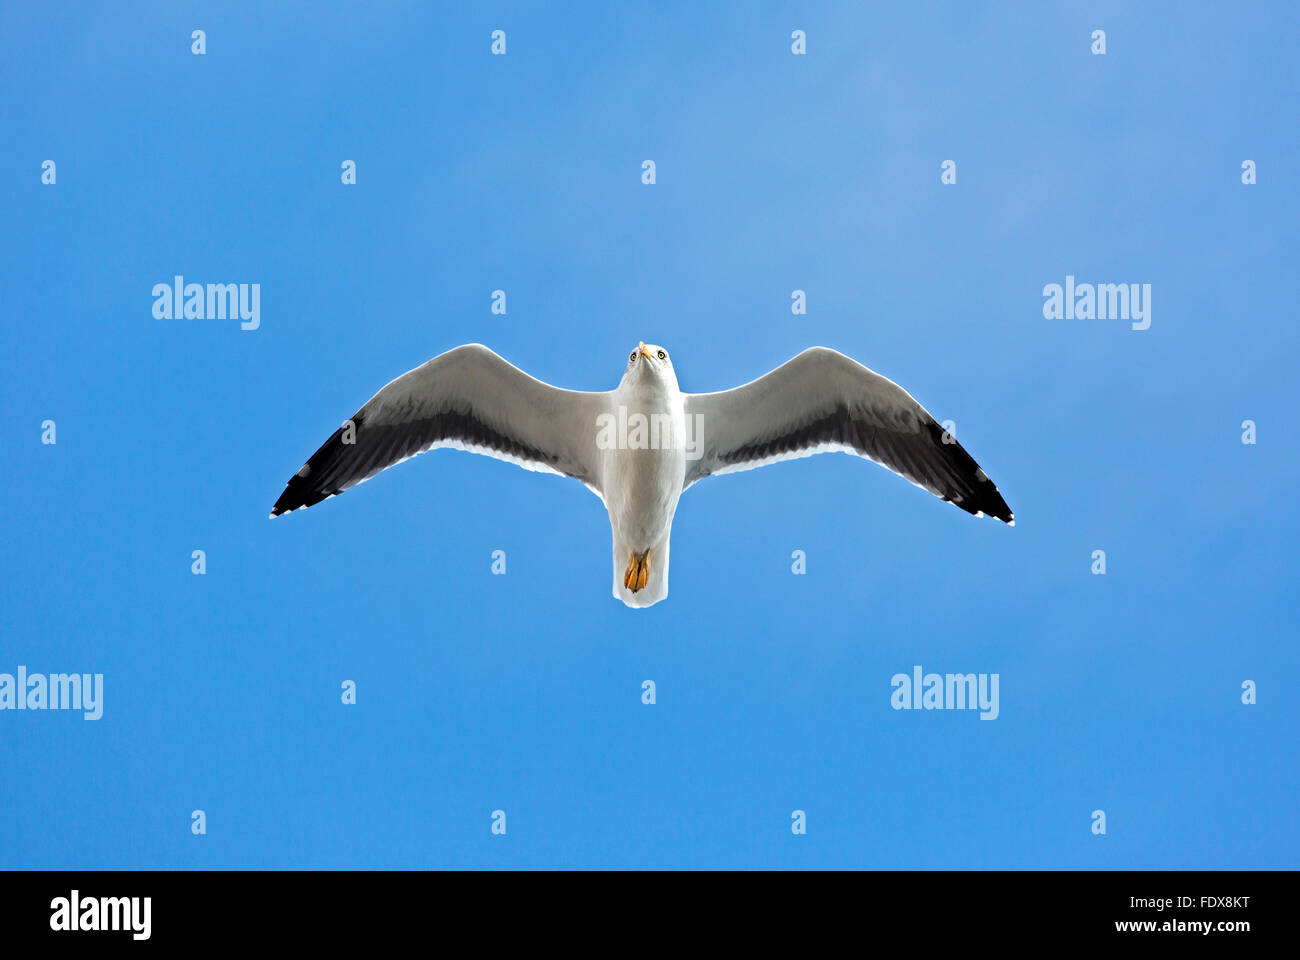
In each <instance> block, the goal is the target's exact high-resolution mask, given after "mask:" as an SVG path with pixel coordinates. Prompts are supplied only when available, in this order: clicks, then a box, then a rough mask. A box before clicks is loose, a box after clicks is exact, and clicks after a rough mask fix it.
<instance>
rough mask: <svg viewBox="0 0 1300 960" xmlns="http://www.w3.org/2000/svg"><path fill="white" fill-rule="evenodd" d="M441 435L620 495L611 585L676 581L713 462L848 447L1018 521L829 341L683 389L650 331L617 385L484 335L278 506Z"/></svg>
mask: <svg viewBox="0 0 1300 960" xmlns="http://www.w3.org/2000/svg"><path fill="white" fill-rule="evenodd" d="M436 447H454V448H456V449H459V450H470V451H472V452H474V453H482V454H486V455H488V456H490V457H496V458H497V459H499V460H507V461H509V462H511V463H517V464H519V466H521V467H524V468H525V469H527V470H535V471H539V472H542V473H555V474H560V475H562V476H566V477H573V478H574V479H576V480H580V481H582V483H584V484H585V485H586V486H587V488H588V489H589V490H591V492H592V493H594V494H596V496H598V497H600V499H601V502H603V503H604V504H605V508H606V510H608V511H609V524H610V527H611V528H612V531H613V535H614V597H615V598H616V599H618V600H622V601H623V602H624V603H625V604H627V605H628V606H629V607H648V606H650V605H651V604H655V603H658V602H659V601H660V600H662V599H663V598H664V597H666V596H667V595H668V540H669V536H670V534H671V532H672V525H673V514H674V513H675V512H676V510H677V500H678V498H679V497H680V496H681V495H682V491H684V490H686V489H687V488H688V487H690V486H691V485H692V484H694V483H696V482H697V481H699V480H702V479H704V478H705V477H708V476H712V475H714V474H722V473H733V472H735V471H738V470H750V469H753V468H754V467H761V466H764V465H765V464H769V463H776V462H777V461H780V460H792V459H795V458H798V457H808V456H811V455H813V454H814V453H823V452H826V451H829V450H838V451H842V452H844V453H852V454H856V455H857V456H860V457H865V458H866V459H868V460H874V461H875V462H876V463H879V464H881V465H882V466H885V467H888V468H889V469H890V470H892V471H894V472H895V473H898V474H901V475H902V476H904V477H906V478H907V479H908V480H910V481H912V483H914V484H916V485H917V486H920V487H923V488H924V489H926V490H929V491H930V492H931V493H933V494H934V495H935V496H937V497H942V498H943V499H944V500H947V501H948V502H950V503H954V504H956V505H957V506H959V507H961V509H963V510H965V511H966V512H967V513H970V514H973V515H975V516H977V517H979V516H984V515H988V516H992V517H996V518H997V519H999V520H1002V521H1004V522H1005V523H1008V524H1012V525H1014V523H1015V521H1014V519H1013V517H1012V514H1011V508H1010V507H1008V506H1007V502H1006V501H1005V500H1003V499H1002V495H1001V494H1000V493H998V488H997V487H996V486H995V485H994V484H993V481H992V480H990V479H989V478H988V476H987V475H986V474H985V473H984V471H983V470H981V469H980V466H979V464H977V463H976V462H975V461H974V460H973V459H971V456H970V454H968V453H967V452H966V451H965V450H964V449H962V446H961V444H959V443H957V441H956V439H955V438H954V437H953V436H951V435H950V434H949V433H947V432H946V431H945V430H944V429H943V427H941V426H940V425H939V424H938V423H937V422H936V421H935V419H934V417H932V416H930V414H929V413H927V412H926V410H925V408H924V407H922V406H921V405H920V404H919V403H917V402H916V401H915V400H913V399H912V397H911V396H910V395H909V394H908V393H907V392H906V391H905V390H903V388H902V387H900V386H898V384H896V383H894V382H893V381H890V380H886V379H885V378H884V377H882V376H880V374H878V373H873V372H872V371H871V370H868V369H867V368H866V367H864V366H862V365H861V364H859V363H857V362H856V361H854V360H851V359H850V358H848V357H846V356H844V354H842V353H837V352H836V351H834V350H830V349H828V348H826V347H810V348H809V349H807V350H805V351H803V352H802V353H800V354H799V355H798V356H796V357H794V358H793V359H792V360H789V361H788V362H786V363H783V364H782V365H781V366H779V367H777V368H776V369H775V370H773V371H772V372H771V373H768V374H767V375H766V376H762V377H759V378H758V379H757V380H754V381H753V382H751V383H747V384H745V385H744V386H741V387H736V388H735V389H734V390H724V391H722V392H721V393H682V391H681V389H680V388H679V387H678V386H677V374H676V373H675V372H674V370H673V363H672V360H671V359H670V358H669V356H668V352H667V351H666V350H664V349H663V348H662V347H658V346H655V345H653V344H646V343H644V342H640V343H638V344H637V348H636V349H635V350H633V351H632V353H631V355H630V356H629V357H628V359H627V367H626V369H625V370H624V371H623V379H622V380H621V381H620V382H619V385H618V389H616V390H612V391H609V392H606V393H588V392H583V391H578V390H562V389H560V388H558V387H552V386H551V385H550V384H547V383H543V382H542V381H540V380H536V379H534V378H533V377H530V376H529V375H528V374H526V373H524V372H523V371H522V370H520V369H519V368H518V367H515V366H513V365H512V364H510V363H507V362H506V361H505V360H503V359H501V357H499V356H497V355H496V354H495V353H493V352H492V351H491V350H489V349H488V348H487V347H485V346H483V345H482V344H478V343H471V344H467V345H465V346H461V347H456V348H455V349H453V350H448V351H447V352H446V353H443V354H440V355H439V356H436V357H434V358H433V359H432V360H430V361H429V362H428V363H425V364H423V365H422V366H419V367H416V368H415V369H414V370H411V371H409V372H407V373H405V374H403V375H402V376H400V377H398V378H397V379H396V380H394V381H393V382H392V383H390V384H388V386H386V387H384V388H383V389H382V390H380V391H379V392H378V393H376V394H375V395H374V396H373V397H371V398H370V400H369V401H367V402H366V404H365V406H363V407H362V408H361V409H360V410H358V411H357V412H356V413H355V414H353V416H352V417H351V419H349V420H347V421H345V422H344V423H343V425H342V426H341V427H339V429H338V430H335V431H334V435H333V436H332V437H330V438H329V439H328V440H326V441H325V443H324V445H323V446H322V447H321V448H320V449H319V450H317V451H316V452H315V453H314V454H312V456H311V459H310V460H308V461H307V463H306V464H305V465H304V466H303V468H302V469H301V470H299V471H298V472H297V473H296V474H294V475H293V476H292V477H290V478H289V482H288V484H287V485H286V486H285V488H284V493H282V494H280V499H279V500H277V501H276V502H275V506H274V507H272V508H271V516H272V517H278V516H279V515H280V514H282V513H288V512H290V511H292V510H297V509H298V508H299V507H310V506H313V505H314V504H317V503H320V502H321V501H322V500H325V499H327V498H329V497H332V496H334V495H335V494H338V493H342V492H343V491H344V490H347V489H350V488H351V487H354V486H356V485H357V484H358V483H360V482H361V481H363V480H368V479H369V478H370V477H373V476H374V475H375V474H377V473H379V472H380V471H381V470H385V469H387V468H388V467H391V466H392V465H393V464H395V463H401V462H402V461H403V460H406V459H408V458H410V457H413V456H415V455H416V454H417V453H423V452H424V451H426V450H432V449H434V448H436Z"/></svg>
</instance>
